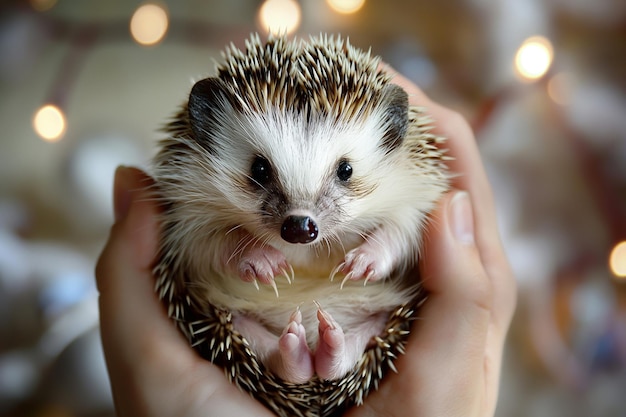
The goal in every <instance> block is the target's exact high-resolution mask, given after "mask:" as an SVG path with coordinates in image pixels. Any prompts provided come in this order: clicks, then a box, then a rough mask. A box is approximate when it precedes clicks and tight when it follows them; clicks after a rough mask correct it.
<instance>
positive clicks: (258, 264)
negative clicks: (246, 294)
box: [237, 246, 293, 295]
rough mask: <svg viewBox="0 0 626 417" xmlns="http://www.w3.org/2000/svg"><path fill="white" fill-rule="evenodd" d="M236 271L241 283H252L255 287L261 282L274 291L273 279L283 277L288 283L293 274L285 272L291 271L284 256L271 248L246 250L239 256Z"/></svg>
mask: <svg viewBox="0 0 626 417" xmlns="http://www.w3.org/2000/svg"><path fill="white" fill-rule="evenodd" d="M237 269H238V273H239V277H240V278H241V279H242V280H243V281H245V282H253V283H254V284H255V285H258V282H261V283H262V284H266V285H271V286H273V287H274V289H276V284H275V283H274V277H276V276H278V275H284V276H285V277H286V279H287V281H289V282H291V279H292V278H293V272H292V273H289V272H287V271H293V270H292V268H291V266H290V265H289V263H288V262H287V260H286V259H285V255H283V253H282V252H281V251H279V250H278V249H275V248H273V247H271V246H264V247H251V248H249V249H247V250H246V251H245V252H244V253H243V254H242V255H241V258H240V259H239V263H238V265H237ZM276 291H277V290H276ZM277 292H278V291H277ZM277 295H278V294H277Z"/></svg>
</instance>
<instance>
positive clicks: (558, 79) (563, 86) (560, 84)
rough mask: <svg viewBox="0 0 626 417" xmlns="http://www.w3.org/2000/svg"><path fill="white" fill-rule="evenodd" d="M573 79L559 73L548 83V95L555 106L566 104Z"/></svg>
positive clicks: (569, 97) (564, 73)
mask: <svg viewBox="0 0 626 417" xmlns="http://www.w3.org/2000/svg"><path fill="white" fill-rule="evenodd" d="M572 87H573V77H572V75H571V74H568V73H566V72H560V73H558V74H556V75H555V76H554V77H552V78H550V81H548V95H549V96H550V98H551V99H552V101H554V102H555V103H557V104H560V105H562V106H564V105H566V104H568V103H569V102H570V99H571V95H572Z"/></svg>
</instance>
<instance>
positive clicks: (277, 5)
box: [259, 0, 301, 34]
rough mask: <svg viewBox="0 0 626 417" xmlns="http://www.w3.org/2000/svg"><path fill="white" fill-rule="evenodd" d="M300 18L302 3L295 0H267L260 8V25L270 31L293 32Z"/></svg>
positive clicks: (279, 32)
mask: <svg viewBox="0 0 626 417" xmlns="http://www.w3.org/2000/svg"><path fill="white" fill-rule="evenodd" d="M300 19H301V11H300V5H299V4H298V2H297V1H295V0H266V1H265V3H263V4H262V5H261V8H260V9H259V25H260V26H261V28H262V29H263V30H265V31H266V32H270V33H276V34H290V33H293V32H294V31H295V30H296V29H297V28H298V26H300Z"/></svg>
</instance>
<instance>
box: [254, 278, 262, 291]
mask: <svg viewBox="0 0 626 417" xmlns="http://www.w3.org/2000/svg"><path fill="white" fill-rule="evenodd" d="M252 283H253V284H254V288H256V290H257V291H261V288H259V281H257V279H256V278H254V279H253V280H252Z"/></svg>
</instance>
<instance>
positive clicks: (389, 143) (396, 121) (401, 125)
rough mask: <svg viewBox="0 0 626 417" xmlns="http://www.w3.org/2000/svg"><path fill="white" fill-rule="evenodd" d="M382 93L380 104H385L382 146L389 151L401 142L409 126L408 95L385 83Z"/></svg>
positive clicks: (395, 86)
mask: <svg viewBox="0 0 626 417" xmlns="http://www.w3.org/2000/svg"><path fill="white" fill-rule="evenodd" d="M382 95H383V98H382V105H383V106H386V130H385V135H384V136H383V141H382V146H383V147H384V148H385V149H386V150H387V152H391V151H393V150H394V149H396V148H397V147H398V146H400V145H401V144H402V141H403V140H404V136H405V135H406V131H407V129H408V126H409V96H408V94H407V93H406V91H404V89H403V88H402V87H400V86H397V85H395V84H388V85H386V86H385V87H384V89H383V91H382Z"/></svg>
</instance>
